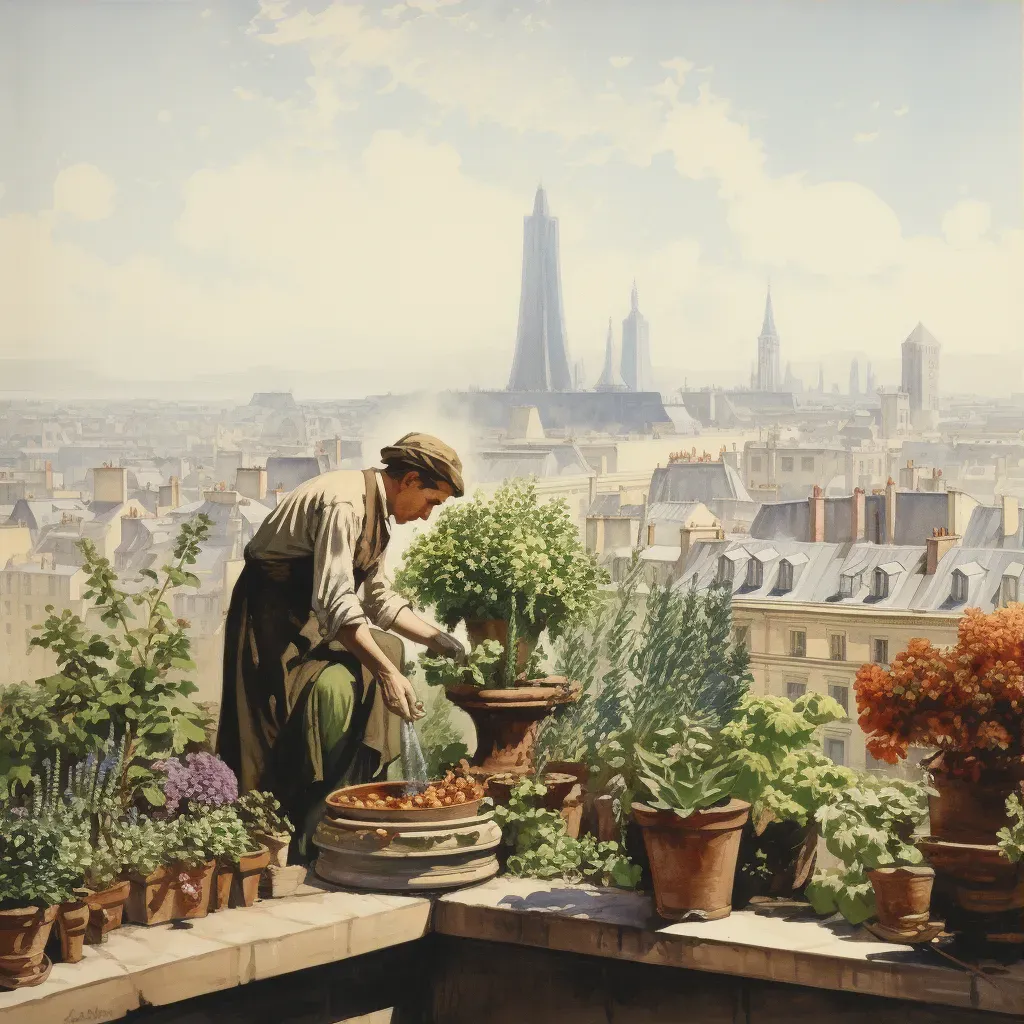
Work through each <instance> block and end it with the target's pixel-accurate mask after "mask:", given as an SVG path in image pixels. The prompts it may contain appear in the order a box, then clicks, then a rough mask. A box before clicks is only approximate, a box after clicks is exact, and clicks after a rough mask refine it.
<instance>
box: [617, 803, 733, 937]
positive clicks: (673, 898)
mask: <svg viewBox="0 0 1024 1024" xmlns="http://www.w3.org/2000/svg"><path fill="white" fill-rule="evenodd" d="M749 816H750V804H748V803H746V802H745V801H743V800H736V799H732V800H730V801H729V802H728V803H727V804H723V805H722V806H721V807H708V808H705V809H704V810H701V811H695V812H694V813H693V814H691V815H690V816H689V817H687V818H680V817H679V815H678V814H676V813H675V812H674V811H658V810H655V809H654V808H652V807H648V806H646V805H645V804H633V819H634V821H636V823H637V824H638V825H639V826H640V828H641V830H642V831H643V837H644V845H645V846H646V848H647V856H648V858H649V860H650V862H651V877H652V880H653V883H654V902H655V905H656V907H657V909H658V913H659V914H660V915H661V916H662V917H664V918H666V919H667V920H670V921H681V920H685V919H686V918H690V917H693V918H697V919H700V920H705V921H716V920H718V919H719V918H723V917H728V916H729V914H730V913H731V912H732V887H733V880H734V879H735V876H736V860H737V858H738V856H739V852H740V835H741V832H742V830H743V826H744V824H746V821H747V818H748V817H749Z"/></svg>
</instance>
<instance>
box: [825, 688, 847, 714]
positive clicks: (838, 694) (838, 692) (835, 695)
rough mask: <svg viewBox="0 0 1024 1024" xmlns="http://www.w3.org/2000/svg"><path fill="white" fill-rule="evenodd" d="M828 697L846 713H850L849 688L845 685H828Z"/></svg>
mask: <svg viewBox="0 0 1024 1024" xmlns="http://www.w3.org/2000/svg"><path fill="white" fill-rule="evenodd" d="M828 695H829V696H830V697H831V698H832V699H833V700H834V701H835V702H836V703H837V704H838V705H839V706H840V707H841V708H842V709H843V711H845V712H846V714H847V715H848V714H849V713H850V688H849V686H847V685H846V684H845V683H829V685H828Z"/></svg>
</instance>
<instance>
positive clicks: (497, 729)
mask: <svg viewBox="0 0 1024 1024" xmlns="http://www.w3.org/2000/svg"><path fill="white" fill-rule="evenodd" d="M580 692H581V687H580V685H579V684H578V683H570V682H569V681H568V680H567V679H565V678H564V677H561V676H549V677H547V678H546V679H535V680H532V681H531V682H529V683H525V684H521V685H520V684H517V685H516V686H510V687H507V688H504V689H489V688H485V689H479V688H478V687H476V686H463V685H459V686H449V687H448V688H447V694H448V699H449V700H450V701H451V702H452V703H453V704H454V705H455V706H456V707H459V708H462V710H463V711H465V712H466V714H467V715H469V717H470V718H471V719H472V720H473V725H474V727H475V729H476V753H475V754H474V755H473V764H475V765H478V766H479V767H481V768H483V769H485V770H486V771H488V772H493V773H496V774H497V773H501V772H517V773H519V774H522V773H524V772H528V771H531V770H532V769H533V766H534V761H533V748H534V745H535V744H536V742H537V730H538V728H539V726H540V723H541V721H542V720H543V719H544V718H546V717H547V716H548V715H549V714H551V712H552V711H554V709H555V708H556V707H558V706H559V705H561V704H573V703H575V702H576V701H578V700H579V699H580Z"/></svg>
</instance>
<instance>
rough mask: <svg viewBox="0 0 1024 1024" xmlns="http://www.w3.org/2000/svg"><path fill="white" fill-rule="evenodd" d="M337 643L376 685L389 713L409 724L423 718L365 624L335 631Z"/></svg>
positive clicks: (411, 692)
mask: <svg viewBox="0 0 1024 1024" xmlns="http://www.w3.org/2000/svg"><path fill="white" fill-rule="evenodd" d="M410 614H411V613H410ZM413 618H416V616H413ZM424 625H426V623H424ZM338 639H339V640H340V641H341V643H342V644H344V646H345V647H346V649H348V650H349V651H351V652H352V654H354V655H355V656H356V658H357V659H358V660H359V663H360V664H361V665H363V666H365V667H366V668H367V669H369V670H370V672H372V673H373V675H374V677H375V678H376V679H377V680H378V681H379V682H380V686H381V692H382V694H383V697H384V703H385V704H386V705H387V707H388V709H389V710H391V711H394V712H395V714H398V715H401V716H402V718H405V719H407V720H408V721H410V722H412V721H415V720H416V719H417V718H422V717H423V706H422V704H421V703H420V702H419V701H418V700H417V699H416V691H415V690H414V689H413V688H412V683H410V682H409V680H408V679H406V678H405V676H404V675H402V673H401V671H400V670H399V669H397V668H395V666H394V665H392V664H391V662H390V661H389V660H388V658H387V656H386V655H385V654H384V652H383V651H382V650H381V649H380V647H379V646H378V645H377V642H376V640H374V639H373V634H372V633H371V632H370V627H369V626H368V625H367V624H366V623H365V622H363V623H359V624H358V625H353V626H342V628H341V629H340V630H339V631H338Z"/></svg>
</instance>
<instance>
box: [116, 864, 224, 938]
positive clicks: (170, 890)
mask: <svg viewBox="0 0 1024 1024" xmlns="http://www.w3.org/2000/svg"><path fill="white" fill-rule="evenodd" d="M216 866H217V862H216V861H212V860H211V861H207V862H206V863H205V864H199V865H185V864H175V865H172V866H170V867H161V868H157V869H156V871H154V872H153V873H152V874H150V875H147V876H146V877H144V878H143V877H142V876H141V875H131V876H130V877H129V881H130V882H131V892H130V893H129V895H128V902H127V904H126V905H125V913H126V915H127V917H128V920H129V921H131V922H132V923H133V924H145V925H150V924H163V923H164V922H165V921H181V920H184V919H187V918H195V917H206V915H207V914H208V913H209V911H210V891H211V889H212V888H213V874H214V871H215V869H216Z"/></svg>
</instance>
